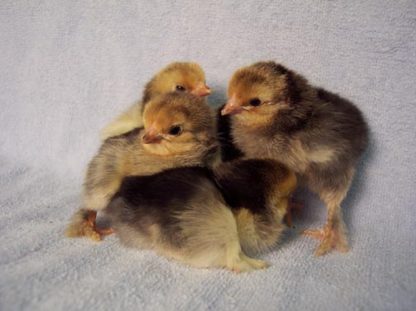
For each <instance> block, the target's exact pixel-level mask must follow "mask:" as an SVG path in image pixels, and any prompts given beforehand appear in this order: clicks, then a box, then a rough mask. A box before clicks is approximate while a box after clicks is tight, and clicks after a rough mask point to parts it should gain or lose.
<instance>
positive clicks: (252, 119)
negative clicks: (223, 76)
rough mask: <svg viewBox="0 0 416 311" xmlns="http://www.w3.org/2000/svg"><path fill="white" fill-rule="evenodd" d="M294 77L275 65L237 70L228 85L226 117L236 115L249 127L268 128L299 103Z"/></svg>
mask: <svg viewBox="0 0 416 311" xmlns="http://www.w3.org/2000/svg"><path fill="white" fill-rule="evenodd" d="M294 87H295V85H294V81H293V76H292V73H291V72H290V71H289V70H287V69H286V68H285V67H283V66H282V65H279V64H276V63H274V62H259V63H255V64H253V65H251V66H248V67H243V68H241V69H239V70H237V71H236V72H235V73H234V75H233V76H232V78H231V80H230V82H229V85H228V100H227V104H226V105H225V106H224V108H223V109H222V111H221V114H222V115H235V116H234V117H235V118H236V119H238V120H239V121H241V122H243V123H245V124H246V125H247V126H253V127H257V126H264V125H266V124H267V123H268V122H271V120H272V119H274V118H275V117H276V115H278V114H279V113H280V112H282V111H287V110H288V109H291V108H292V107H293V104H294V102H295V101H296V98H295V97H296V96H297V94H296V92H295V90H294Z"/></svg>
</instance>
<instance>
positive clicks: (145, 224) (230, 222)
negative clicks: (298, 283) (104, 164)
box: [106, 167, 267, 272]
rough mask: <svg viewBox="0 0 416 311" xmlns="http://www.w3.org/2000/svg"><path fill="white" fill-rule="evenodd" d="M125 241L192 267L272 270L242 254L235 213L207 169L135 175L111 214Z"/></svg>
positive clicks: (111, 206) (116, 199)
mask: <svg viewBox="0 0 416 311" xmlns="http://www.w3.org/2000/svg"><path fill="white" fill-rule="evenodd" d="M106 215H107V216H108V217H109V219H110V221H111V225H112V227H113V228H114V230H115V231H116V233H117V236H118V237H119V239H120V241H121V242H122V243H123V244H124V245H126V246H130V247H137V248H141V249H143V248H147V249H153V250H155V251H156V252H157V253H158V254H160V255H163V256H166V257H168V258H172V259H176V260H178V261H181V262H183V263H186V264H188V265H191V266H194V267H199V268H208V267H221V268H226V269H229V270H232V271H235V272H247V271H252V270H255V269H261V268H265V267H267V263H266V262H264V261H262V260H258V259H253V258H250V257H248V256H247V255H246V254H245V253H244V251H243V250H242V249H241V245H240V241H239V228H238V225H237V223H236V221H235V218H234V215H233V213H232V211H231V209H230V208H229V207H228V206H227V205H226V203H225V201H224V199H223V197H222V195H221V192H220V191H219V189H218V187H217V186H216V184H215V183H214V182H213V179H212V172H210V171H209V170H208V169H206V168H202V167H187V168H184V167H182V168H175V169H170V170H165V171H163V172H160V173H157V174H154V175H151V176H130V177H127V178H125V179H124V181H123V183H122V185H121V187H120V190H119V191H118V193H117V194H116V195H115V196H114V198H113V200H112V201H111V203H110V204H109V205H108V208H107V209H106Z"/></svg>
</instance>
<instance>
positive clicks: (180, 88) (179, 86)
mask: <svg viewBox="0 0 416 311" xmlns="http://www.w3.org/2000/svg"><path fill="white" fill-rule="evenodd" d="M176 90H177V91H179V92H184V91H186V89H185V87H184V86H182V85H177V86H176Z"/></svg>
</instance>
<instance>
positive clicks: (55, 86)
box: [0, 0, 416, 310]
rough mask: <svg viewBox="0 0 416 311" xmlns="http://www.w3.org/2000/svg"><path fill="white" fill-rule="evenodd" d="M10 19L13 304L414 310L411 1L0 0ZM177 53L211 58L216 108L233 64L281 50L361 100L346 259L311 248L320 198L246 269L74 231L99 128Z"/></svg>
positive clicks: (7, 154)
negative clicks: (260, 263)
mask: <svg viewBox="0 0 416 311" xmlns="http://www.w3.org/2000/svg"><path fill="white" fill-rule="evenodd" d="M0 29H1V30H0V42H1V45H0V51H1V57H0V68H1V70H0V103H1V113H0V163H1V164H0V174H1V175H0V176H1V177H0V193H1V196H0V203H1V207H0V211H1V213H0V232H1V234H0V309H1V310H92V309H94V310H253V309H256V310H334V309H336V310H415V308H416V259H415V258H416V235H415V229H416V210H415V203H416V191H415V189H416V175H415V173H416V170H415V167H416V163H415V161H414V157H415V153H416V135H415V133H416V131H415V126H414V120H415V118H416V100H415V98H416V87H415V82H416V31H415V29H416V2H415V1H413V0H398V1H384V0H380V1H378V0H374V1H323V0H322V1H314V0H299V1H297V0H296V1H257V0H253V1H251V0H250V1H238V0H225V1H218V2H216V1H212V2H211V1H192V0H185V1H179V0H178V1H176V0H175V1H173V0H170V1H89V0H86V1H10V0H2V1H1V3H0ZM175 60H193V61H196V62H198V63H200V64H201V65H202V67H203V68H204V69H205V71H206V74H207V82H208V84H209V85H210V86H211V87H212V88H213V90H214V94H213V95H212V96H210V97H209V101H210V103H212V105H215V106H218V105H220V104H222V103H224V101H225V98H226V95H225V92H226V85H227V81H228V79H229V77H230V76H231V74H232V73H233V72H234V70H236V69H237V68H239V67H241V66H244V65H249V64H251V63H253V62H255V61H258V60H275V61H278V62H281V63H283V64H284V65H286V66H288V67H289V68H291V69H293V70H296V71H298V72H299V73H301V74H303V75H305V76H306V77H307V78H308V79H309V81H310V82H311V83H312V84H314V85H318V86H322V87H325V88H327V89H328V90H330V91H332V92H336V93H339V94H341V95H342V96H344V97H346V98H348V99H350V100H351V101H353V102H355V103H356V104H357V105H358V106H359V107H360V109H361V110H362V111H363V113H364V115H365V116H366V119H367V120H368V123H369V126H370V129H371V143H370V146H369V149H368V151H367V152H366V154H365V156H364V157H363V159H362V161H361V164H360V166H359V167H358V169H357V176H356V178H355V179H354V182H353V186H352V188H351V191H350V193H349V195H348V197H347V199H346V200H345V202H344V203H343V211H344V215H345V219H346V222H347V225H348V228H349V231H350V233H349V237H350V242H351V247H352V249H351V251H350V252H349V253H347V254H345V255H344V254H339V253H331V254H329V255H327V256H324V257H322V258H315V257H313V250H314V248H315V246H316V245H317V244H316V241H314V240H311V239H308V238H306V237H302V236H300V235H299V234H298V232H299V231H300V230H301V229H302V228H309V227H312V228H313V227H316V226H320V225H322V224H323V223H324V220H325V215H326V214H325V208H324V206H323V204H322V203H321V202H320V201H319V200H318V199H317V198H316V196H314V195H311V194H310V193H308V192H300V193H299V196H300V197H301V198H303V199H304V200H305V205H306V207H305V210H304V211H303V212H302V213H301V215H300V216H299V217H298V218H297V219H296V228H295V229H292V230H289V231H288V233H287V235H286V237H285V239H284V241H282V243H280V245H279V246H278V247H276V249H275V250H273V251H271V252H269V253H266V254H263V255H260V256H259V257H261V258H263V259H265V260H267V261H268V262H270V264H271V266H270V268H269V269H267V270H264V271H259V272H255V273H251V274H242V275H235V274H233V273H230V272H227V271H222V270H198V269H192V268H189V267H187V266H183V265H181V264H179V263H176V262H173V261H169V260H167V259H165V258H161V257H158V256H156V255H155V254H154V253H152V252H150V251H140V250H133V249H126V248H123V247H122V246H120V245H119V243H118V242H117V239H116V238H115V237H114V236H112V237H109V238H107V239H105V240H104V241H103V242H101V243H93V242H90V241H88V240H83V239H66V238H64V236H63V230H64V227H65V225H66V223H67V221H68V219H69V217H70V216H71V214H72V213H73V212H74V211H75V209H76V208H77V207H78V206H79V204H80V192H81V184H82V179H83V174H84V170H85V167H86V165H87V163H88V161H89V159H90V158H91V157H92V156H93V154H94V152H96V150H97V148H98V146H99V143H100V142H99V130H100V129H101V128H102V127H103V126H104V125H106V124H107V122H109V121H110V120H111V119H112V118H114V117H115V116H116V115H117V114H118V113H120V112H121V111H123V110H124V109H126V108H127V107H128V106H129V105H130V104H131V103H132V102H134V101H135V100H136V99H138V98H139V97H140V94H141V92H142V90H143V86H144V84H145V82H146V81H147V80H148V79H149V78H150V77H151V76H152V75H153V74H154V73H155V72H156V71H157V70H159V69H160V68H161V67H163V66H165V65H166V64H168V63H170V62H172V61H175Z"/></svg>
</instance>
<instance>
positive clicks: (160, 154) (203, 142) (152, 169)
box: [66, 92, 216, 240]
mask: <svg viewBox="0 0 416 311" xmlns="http://www.w3.org/2000/svg"><path fill="white" fill-rule="evenodd" d="M143 118H144V128H139V129H136V130H134V131H132V132H129V133H127V134H125V135H121V136H117V137H113V138H110V139H107V140H106V141H105V142H104V143H103V144H102V146H101V148H100V149H99V151H98V153H97V155H96V156H95V157H94V158H93V159H92V161H91V162H90V163H89V165H88V170H87V174H86V177H85V182H84V191H83V203H82V208H81V209H80V210H79V211H78V212H77V213H75V215H74V216H73V217H72V219H71V222H70V224H69V226H68V228H67V230H66V235H67V236H69V237H77V236H85V235H87V236H89V237H90V238H92V239H94V240H100V239H101V235H103V234H106V233H108V232H102V231H100V230H99V229H97V228H96V226H95V217H96V214H97V211H99V210H102V209H104V208H105V207H106V206H107V204H108V203H109V201H110V200H111V198H112V196H113V195H114V194H115V193H116V192H117V189H118V188H119V186H120V184H121V181H122V179H123V178H124V177H125V176H128V175H149V174H155V173H157V172H160V171H162V170H165V169H168V168H173V167H180V166H185V165H205V162H206V161H209V160H210V158H211V156H212V153H213V151H214V150H215V149H216V140H215V125H214V123H215V122H214V118H213V116H212V112H211V109H210V108H209V107H208V105H207V104H206V102H205V100H204V99H203V98H200V97H196V96H194V95H191V94H187V93H178V92H173V93H168V94H165V95H161V96H157V97H155V98H153V99H152V100H150V101H149V103H148V104H147V105H146V107H145V111H144V114H143ZM110 232H111V231H110Z"/></svg>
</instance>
